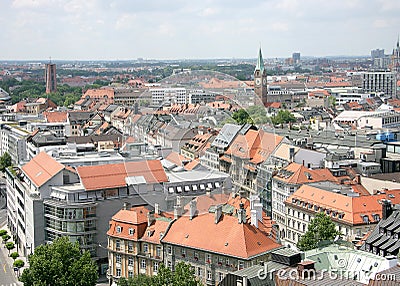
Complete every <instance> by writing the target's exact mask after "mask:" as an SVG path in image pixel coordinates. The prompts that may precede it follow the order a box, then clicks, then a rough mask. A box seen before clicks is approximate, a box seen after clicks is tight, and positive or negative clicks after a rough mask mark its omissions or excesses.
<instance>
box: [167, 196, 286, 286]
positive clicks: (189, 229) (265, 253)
mask: <svg viewBox="0 0 400 286" xmlns="http://www.w3.org/2000/svg"><path fill="white" fill-rule="evenodd" d="M236 211H237V217H235V216H231V215H224V214H223V213H222V206H217V207H216V209H215V212H214V213H204V214H199V215H197V214H196V206H195V205H192V207H191V208H190V210H189V215H185V216H182V217H179V218H178V219H177V220H176V221H174V222H173V223H172V225H171V226H170V228H169V230H168V232H167V233H166V234H165V235H164V236H163V238H162V239H161V243H162V244H163V245H164V250H165V252H164V263H165V265H167V267H169V268H171V269H172V270H173V269H174V265H176V264H177V263H178V262H180V261H182V262H185V263H189V264H190V265H191V266H193V267H194V269H195V275H196V276H197V277H198V278H199V279H200V281H202V283H204V284H205V285H217V284H218V283H220V282H221V281H222V280H223V279H224V277H225V276H226V275H227V274H228V273H229V272H231V271H234V270H240V269H244V268H246V267H249V266H251V265H254V264H256V263H258V262H260V261H268V260H270V255H271V251H273V250H276V249H278V248H280V247H281V245H280V244H278V243H276V242H275V241H274V240H273V239H271V238H270V237H269V236H268V235H267V234H265V233H264V232H262V231H261V230H259V229H258V228H257V226H256V225H257V216H256V214H255V215H254V222H255V225H250V224H247V223H246V218H245V216H246V215H245V209H244V205H243V204H240V206H239V209H237V210H236ZM255 212H256V211H255ZM252 221H253V219H252ZM205 233H209V234H212V239H204V234H205Z"/></svg>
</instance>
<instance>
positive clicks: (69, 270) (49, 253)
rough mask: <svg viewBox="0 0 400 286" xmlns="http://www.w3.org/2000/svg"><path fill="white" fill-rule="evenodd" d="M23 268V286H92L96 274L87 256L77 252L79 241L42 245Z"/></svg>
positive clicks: (94, 266)
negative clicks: (27, 266)
mask: <svg viewBox="0 0 400 286" xmlns="http://www.w3.org/2000/svg"><path fill="white" fill-rule="evenodd" d="M28 262H29V268H26V269H25V270H24V272H23V273H22V275H21V278H20V280H21V281H22V282H23V283H24V285H25V286H31V285H53V286H61V285H65V286H73V285H81V286H86V285H88V286H89V285H95V284H96V281H97V278H98V273H97V266H96V263H95V262H94V261H93V260H92V259H91V257H90V253H89V252H88V251H84V252H83V253H82V252H81V250H80V249H79V244H78V242H76V243H72V242H70V241H69V238H68V237H60V238H57V239H56V240H54V241H53V243H51V244H46V245H41V246H39V247H37V248H36V249H35V252H34V253H33V254H31V255H30V256H29V257H28Z"/></svg>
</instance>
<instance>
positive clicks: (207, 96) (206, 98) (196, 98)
mask: <svg viewBox="0 0 400 286" xmlns="http://www.w3.org/2000/svg"><path fill="white" fill-rule="evenodd" d="M215 96H216V95H215V93H211V92H207V91H205V90H189V92H188V99H187V103H189V104H205V103H208V102H213V101H215Z"/></svg>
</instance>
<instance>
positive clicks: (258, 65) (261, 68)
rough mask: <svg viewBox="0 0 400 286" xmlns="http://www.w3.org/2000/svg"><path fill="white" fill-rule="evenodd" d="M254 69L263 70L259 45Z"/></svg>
mask: <svg viewBox="0 0 400 286" xmlns="http://www.w3.org/2000/svg"><path fill="white" fill-rule="evenodd" d="M256 70H259V71H260V72H261V73H263V72H264V59H263V57H262V53H261V47H260V49H259V51H258V59H257V65H256Z"/></svg>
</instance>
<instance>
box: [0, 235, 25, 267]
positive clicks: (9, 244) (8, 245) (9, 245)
mask: <svg viewBox="0 0 400 286" xmlns="http://www.w3.org/2000/svg"><path fill="white" fill-rule="evenodd" d="M0 236H1V238H2V241H3V244H5V248H7V250H8V254H9V255H10V257H11V258H12V259H13V260H14V263H13V266H14V267H16V268H18V271H19V269H20V268H22V267H24V265H25V262H24V261H23V260H21V259H17V258H18V257H19V254H18V252H13V253H11V254H10V251H11V250H13V249H14V248H15V245H14V243H13V242H11V241H8V240H10V238H11V236H10V235H9V234H8V233H7V231H6V230H4V229H1V230H0Z"/></svg>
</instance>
